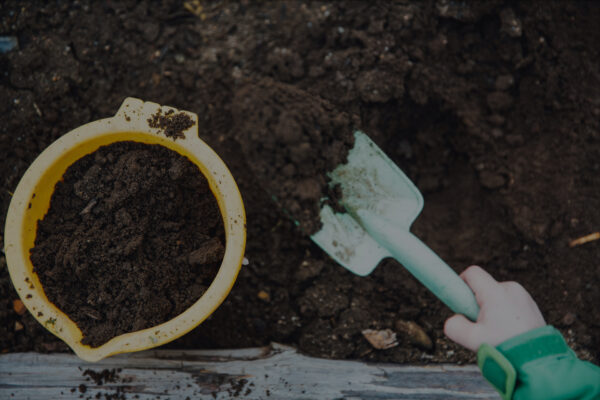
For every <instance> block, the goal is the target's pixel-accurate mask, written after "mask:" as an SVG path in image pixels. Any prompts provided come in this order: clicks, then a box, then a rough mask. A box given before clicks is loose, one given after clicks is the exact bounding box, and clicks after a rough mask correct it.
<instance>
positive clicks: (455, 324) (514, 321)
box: [444, 266, 546, 351]
mask: <svg viewBox="0 0 600 400" xmlns="http://www.w3.org/2000/svg"><path fill="white" fill-rule="evenodd" d="M460 277H461V278H462V279H463V280H464V281H465V282H466V283H467V285H469V286H470V287H471V289H472V290H473V293H475V298H476V299H477V303H479V307H480V311H479V316H478V317H477V322H471V321H469V320H468V319H467V318H466V317H465V316H464V315H461V314H457V315H454V316H453V317H450V318H448V320H447V321H446V324H445V325H444V333H446V336H448V337H449V338H450V339H451V340H453V341H455V342H456V343H458V344H460V345H462V346H464V347H466V348H467V349H470V350H473V351H477V349H478V348H479V346H480V345H481V344H482V343H487V344H489V345H491V346H496V345H498V344H500V343H502V342H504V341H505V340H508V339H510V338H512V337H514V336H517V335H519V334H521V333H525V332H527V331H530V330H532V329H535V328H539V327H541V326H544V325H546V322H545V321H544V317H542V313H541V312H540V309H539V308H538V306H537V304H535V301H533V299H532V298H531V296H530V295H529V293H527V291H526V290H525V289H524V288H523V286H521V285H520V284H518V283H516V282H498V281H496V280H495V279H494V278H492V276H491V275H490V274H488V273H487V272H485V271H484V270H483V269H481V268H480V267H477V266H472V267H469V268H467V269H466V270H465V271H464V272H463V273H462V274H460Z"/></svg>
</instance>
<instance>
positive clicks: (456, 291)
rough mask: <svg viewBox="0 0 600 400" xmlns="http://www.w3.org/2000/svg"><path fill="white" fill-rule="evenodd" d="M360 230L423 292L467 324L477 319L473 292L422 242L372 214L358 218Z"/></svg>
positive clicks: (476, 307) (477, 310)
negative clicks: (416, 283) (381, 248)
mask: <svg viewBox="0 0 600 400" xmlns="http://www.w3.org/2000/svg"><path fill="white" fill-rule="evenodd" d="M359 217H362V218H361V220H362V223H361V224H362V225H363V227H364V228H365V229H366V230H367V231H368V232H369V233H370V234H371V236H373V238H375V240H376V241H377V243H379V245H380V246H382V247H384V248H385V249H386V250H387V251H388V252H390V254H391V255H392V257H394V258H395V259H396V260H398V261H399V262H400V263H401V264H402V265H403V266H404V267H405V268H406V269H407V270H408V271H409V272H410V273H411V274H413V276H414V277H415V278H417V279H418V280H419V281H420V282H421V283H422V284H423V285H425V287H427V289H429V290H431V291H432V292H433V294H435V295H436V296H437V298H438V299H440V300H441V301H442V302H444V304H446V305H447V306H448V307H450V309H451V310H452V311H454V312H456V313H459V314H463V315H465V316H466V317H467V318H469V319H470V320H471V321H476V320H477V315H479V305H477V301H476V300H475V295H474V294H473V291H471V289H470V288H469V286H467V284H466V283H465V281H463V280H462V279H461V278H460V277H459V276H458V275H457V274H456V272H454V270H453V269H452V268H450V267H449V266H448V264H446V263H445V262H444V261H443V260H442V259H441V258H440V257H439V256H438V255H437V254H435V253H434V252H433V250H431V249H430V248H429V247H427V245H425V243H423V242H421V240H420V239H419V238H418V237H416V236H415V235H413V234H412V233H410V231H408V229H407V228H404V227H399V226H397V225H395V224H392V223H390V222H389V221H387V220H385V219H383V218H380V217H376V216H374V215H373V214H363V215H359Z"/></svg>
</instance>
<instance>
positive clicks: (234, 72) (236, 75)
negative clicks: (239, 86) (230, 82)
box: [231, 66, 242, 79]
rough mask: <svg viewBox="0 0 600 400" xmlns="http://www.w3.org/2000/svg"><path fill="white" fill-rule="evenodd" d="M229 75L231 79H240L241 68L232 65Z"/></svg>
mask: <svg viewBox="0 0 600 400" xmlns="http://www.w3.org/2000/svg"><path fill="white" fill-rule="evenodd" d="M231 77H232V78H233V79H240V78H241V77H242V69H241V68H240V67H238V66H235V67H233V69H232V70H231Z"/></svg>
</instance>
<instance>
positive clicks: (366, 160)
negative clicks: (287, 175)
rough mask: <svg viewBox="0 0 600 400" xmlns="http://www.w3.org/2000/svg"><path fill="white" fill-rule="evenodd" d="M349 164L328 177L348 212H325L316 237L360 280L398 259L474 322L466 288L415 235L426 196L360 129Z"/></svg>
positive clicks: (475, 312) (471, 298)
mask: <svg viewBox="0 0 600 400" xmlns="http://www.w3.org/2000/svg"><path fill="white" fill-rule="evenodd" d="M354 136H355V143H354V147H353V148H352V150H350V152H349V154H348V162H347V163H346V164H342V165H339V166H338V167H337V168H336V169H335V170H333V171H332V172H330V173H329V174H328V175H329V177H330V179H331V185H332V186H335V185H338V184H339V185H340V187H341V191H342V198H341V200H340V203H341V204H342V205H343V206H344V208H345V209H346V213H337V212H335V211H334V210H333V209H332V208H331V207H330V206H328V205H325V206H323V207H322V208H321V214H320V216H321V222H322V223H323V227H322V228H321V230H320V231H318V232H317V233H316V234H314V235H312V236H311V239H312V240H313V241H314V242H316V243H317V244H318V245H319V246H320V247H321V248H322V249H323V250H325V251H326V252H327V254H329V255H330V256H331V257H333V258H334V259H335V260H336V261H337V262H338V263H340V264H341V265H342V266H344V267H346V268H347V269H349V270H350V271H352V272H353V273H355V274H357V275H361V276H365V275H368V274H370V273H371V272H372V271H373V269H375V267H376V266H377V264H378V263H379V261H381V259H383V258H386V257H393V258H395V259H396V260H398V261H399V262H400V263H401V264H402V265H403V266H404V267H405V268H406V269H408V271H409V272H410V273H411V274H413V276H414V277H415V278H417V279H418V280H419V281H420V282H421V283H422V284H423V285H425V286H426V287H427V288H428V289H429V290H431V291H432V292H433V294H435V295H436V296H437V297H438V298H439V299H440V300H441V301H442V302H444V303H445V304H446V305H447V306H448V307H450V308H451V309H452V310H453V311H454V312H456V313H459V314H463V315H465V316H466V317H468V318H469V319H471V320H472V321H475V320H476V319H477V315H478V314H479V306H478V305H477V301H476V300H475V296H474V294H473V292H472V291H471V289H470V288H469V287H468V286H467V284H466V283H465V282H464V281H463V280H462V279H461V278H460V277H459V276H458V275H457V274H456V273H455V272H454V271H453V270H452V269H451V268H450V267H449V266H448V264H446V263H445V262H444V261H443V260H442V259H441V258H440V257H438V256H437V255H436V254H435V253H434V252H433V251H432V250H431V249H430V248H429V247H427V246H426V245H425V244H424V243H423V242H421V241H420V240H419V239H418V238H417V237H416V236H414V235H413V234H412V233H410V231H409V229H410V225H411V224H412V223H413V221H414V220H415V219H416V218H417V216H418V215H419V213H420V212H421V210H422V208H423V196H422V195H421V193H420V192H419V190H418V189H417V188H416V187H415V185H414V184H413V183H412V182H411V181H410V179H408V177H407V176H406V175H405V174H404V173H403V172H402V171H401V170H400V168H398V166H397V165H396V164H394V163H393V162H392V160H390V159H389V158H388V157H387V156H386V155H385V154H384V153H383V151H382V150H381V149H380V148H379V147H378V146H377V145H376V144H375V143H373V141H372V140H371V139H369V137H368V136H367V135H365V134H364V133H362V132H359V131H356V132H355V133H354Z"/></svg>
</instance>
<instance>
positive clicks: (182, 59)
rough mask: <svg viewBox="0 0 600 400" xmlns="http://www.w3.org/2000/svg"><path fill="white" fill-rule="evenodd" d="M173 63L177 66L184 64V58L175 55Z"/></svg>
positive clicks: (178, 54) (181, 55) (180, 55)
mask: <svg viewBox="0 0 600 400" xmlns="http://www.w3.org/2000/svg"><path fill="white" fill-rule="evenodd" d="M175 62H176V63H177V64H183V63H184V62H185V56H184V55H183V54H181V53H177V54H175Z"/></svg>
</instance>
